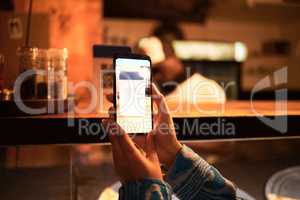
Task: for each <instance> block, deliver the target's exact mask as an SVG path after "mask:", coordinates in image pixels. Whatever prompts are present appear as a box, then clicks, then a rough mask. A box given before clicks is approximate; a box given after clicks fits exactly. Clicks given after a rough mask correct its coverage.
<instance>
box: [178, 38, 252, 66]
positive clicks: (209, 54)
mask: <svg viewBox="0 0 300 200" xmlns="http://www.w3.org/2000/svg"><path fill="white" fill-rule="evenodd" d="M173 47H174V50H175V53H176V55H177V56H178V57H179V58H180V59H182V60H210V61H237V62H243V61H245V60H246V58H247V48H246V46H245V45H244V44H243V43H241V42H235V43H227V42H206V41H180V40H177V41H174V42H173Z"/></svg>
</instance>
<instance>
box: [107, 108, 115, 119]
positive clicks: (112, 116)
mask: <svg viewBox="0 0 300 200" xmlns="http://www.w3.org/2000/svg"><path fill="white" fill-rule="evenodd" d="M108 114H109V118H110V119H115V108H114V107H113V106H111V107H110V108H109V109H108Z"/></svg>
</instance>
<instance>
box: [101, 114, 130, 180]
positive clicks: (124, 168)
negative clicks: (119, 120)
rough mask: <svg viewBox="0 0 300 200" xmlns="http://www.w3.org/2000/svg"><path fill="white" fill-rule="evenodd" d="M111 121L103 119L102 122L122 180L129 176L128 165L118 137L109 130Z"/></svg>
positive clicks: (116, 168)
mask: <svg viewBox="0 0 300 200" xmlns="http://www.w3.org/2000/svg"><path fill="white" fill-rule="evenodd" d="M111 123H113V121H111V120H109V119H106V120H104V124H106V125H105V126H107V129H108V131H107V132H108V133H109V134H108V136H109V140H110V142H111V146H112V155H113V161H114V167H115V170H116V172H117V174H118V175H119V177H120V179H121V181H123V182H124V181H125V180H127V179H128V177H129V174H128V165H127V162H126V157H125V156H124V155H123V152H122V149H121V147H120V143H119V138H118V137H117V135H116V134H111V131H109V130H110V128H109V127H110V126H111Z"/></svg>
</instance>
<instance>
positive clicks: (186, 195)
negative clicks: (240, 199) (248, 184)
mask: <svg viewBox="0 0 300 200" xmlns="http://www.w3.org/2000/svg"><path fill="white" fill-rule="evenodd" d="M167 181H168V183H169V184H170V185H171V186H172V188H173V191H174V193H175V194H176V195H177V196H178V197H179V198H180V199H181V200H186V199H188V200H193V199H226V200H227V199H236V188H235V186H234V185H233V184H232V183H231V182H230V181H229V180H227V179H225V178H224V177H223V176H222V175H221V174H220V173H219V172H218V170H217V169H215V168H214V167H212V166H211V165H209V164H208V163H207V162H206V161H205V160H203V159H202V158H201V157H200V156H199V155H198V154H196V153H195V152H193V151H192V150H191V149H189V148H188V147H186V146H183V148H182V149H181V150H180V152H178V154H177V156H176V159H175V161H174V163H173V165H172V167H171V168H170V169H169V173H168V178H167Z"/></svg>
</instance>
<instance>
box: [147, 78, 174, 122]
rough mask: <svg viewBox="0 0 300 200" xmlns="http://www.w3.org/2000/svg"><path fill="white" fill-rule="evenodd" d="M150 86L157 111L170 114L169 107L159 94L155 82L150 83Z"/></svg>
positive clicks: (166, 114)
mask: <svg viewBox="0 0 300 200" xmlns="http://www.w3.org/2000/svg"><path fill="white" fill-rule="evenodd" d="M151 86H152V99H153V101H154V103H155V104H156V106H157V109H158V112H159V113H160V114H162V115H165V116H170V114H169V107H168V105H167V102H166V99H165V97H164V96H163V95H162V94H161V92H160V91H159V90H158V88H157V87H156V85H155V84H153V83H152V84H151Z"/></svg>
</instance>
